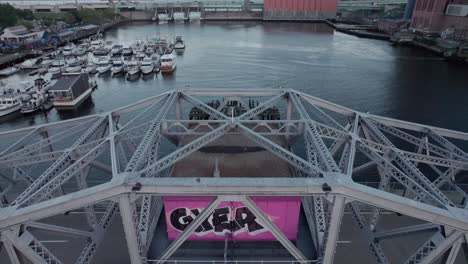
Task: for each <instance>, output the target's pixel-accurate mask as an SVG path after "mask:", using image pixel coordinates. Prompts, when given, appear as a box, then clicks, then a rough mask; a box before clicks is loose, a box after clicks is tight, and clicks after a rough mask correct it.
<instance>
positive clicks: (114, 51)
mask: <svg viewBox="0 0 468 264" xmlns="http://www.w3.org/2000/svg"><path fill="white" fill-rule="evenodd" d="M122 49H123V46H122V45H118V44H116V45H114V46H113V47H112V49H111V55H112V56H115V55H120V54H122Z"/></svg>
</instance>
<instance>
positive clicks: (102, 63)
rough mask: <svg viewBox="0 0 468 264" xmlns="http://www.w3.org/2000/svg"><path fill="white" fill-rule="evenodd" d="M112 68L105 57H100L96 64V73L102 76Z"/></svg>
mask: <svg viewBox="0 0 468 264" xmlns="http://www.w3.org/2000/svg"><path fill="white" fill-rule="evenodd" d="M111 68H112V64H111V62H110V61H109V58H107V57H100V58H99V61H98V63H97V69H96V70H97V71H98V73H99V74H104V73H106V72H108V71H110V69H111Z"/></svg>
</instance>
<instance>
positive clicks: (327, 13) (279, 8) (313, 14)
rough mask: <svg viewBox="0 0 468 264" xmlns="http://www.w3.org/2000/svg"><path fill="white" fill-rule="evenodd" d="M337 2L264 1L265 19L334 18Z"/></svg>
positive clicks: (304, 0) (328, 0)
mask: <svg viewBox="0 0 468 264" xmlns="http://www.w3.org/2000/svg"><path fill="white" fill-rule="evenodd" d="M337 7H338V0H264V7H263V13H264V18H265V19H273V20H274V19H286V20H307V19H326V18H335V17H336V9H337Z"/></svg>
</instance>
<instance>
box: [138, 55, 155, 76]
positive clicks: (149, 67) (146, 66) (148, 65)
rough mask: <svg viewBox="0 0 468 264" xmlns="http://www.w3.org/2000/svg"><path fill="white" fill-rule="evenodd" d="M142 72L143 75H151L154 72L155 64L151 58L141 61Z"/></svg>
mask: <svg viewBox="0 0 468 264" xmlns="http://www.w3.org/2000/svg"><path fill="white" fill-rule="evenodd" d="M140 69H141V72H142V73H143V74H150V73H152V72H153V71H154V63H153V60H152V59H151V58H144V59H143V60H142V61H141V67H140Z"/></svg>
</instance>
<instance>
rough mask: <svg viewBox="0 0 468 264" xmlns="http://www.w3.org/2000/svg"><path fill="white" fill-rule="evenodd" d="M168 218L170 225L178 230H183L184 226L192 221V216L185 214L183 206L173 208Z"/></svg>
mask: <svg viewBox="0 0 468 264" xmlns="http://www.w3.org/2000/svg"><path fill="white" fill-rule="evenodd" d="M169 218H170V220H171V224H172V226H173V227H174V228H175V229H177V230H180V231H184V230H185V228H187V226H188V225H189V224H190V223H191V222H192V221H193V217H191V216H190V215H187V210H186V209H185V208H177V209H175V210H173V211H172V212H171V216H170V217H169Z"/></svg>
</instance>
